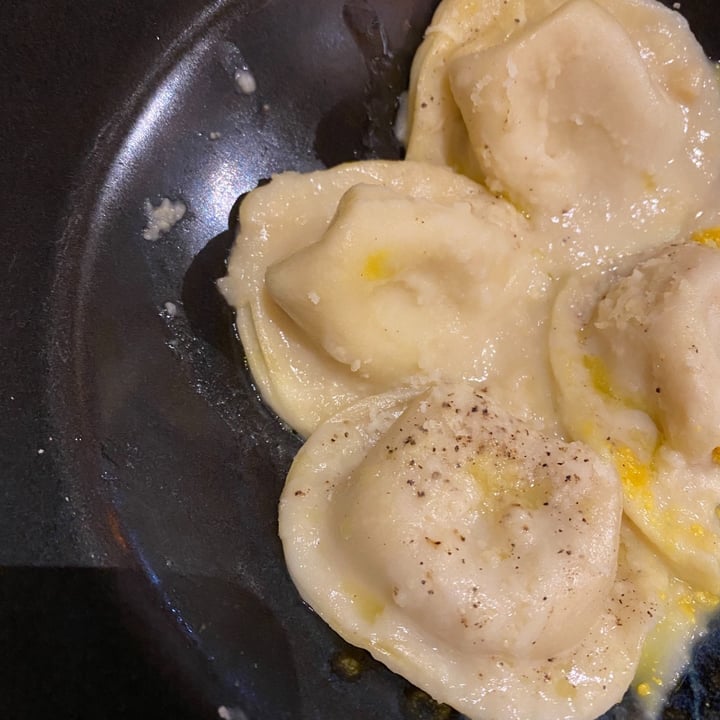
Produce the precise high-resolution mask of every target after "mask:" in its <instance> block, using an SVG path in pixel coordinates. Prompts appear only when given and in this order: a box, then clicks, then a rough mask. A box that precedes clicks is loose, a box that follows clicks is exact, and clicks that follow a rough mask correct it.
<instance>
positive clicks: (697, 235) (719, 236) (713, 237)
mask: <svg viewBox="0 0 720 720" xmlns="http://www.w3.org/2000/svg"><path fill="white" fill-rule="evenodd" d="M690 239H691V240H692V241H693V242H696V243H699V244H700V245H709V246H710V247H720V227H711V228H705V229H704V230H696V231H695V232H694V233H693V234H692V235H691V236H690Z"/></svg>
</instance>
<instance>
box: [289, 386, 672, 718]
mask: <svg viewBox="0 0 720 720" xmlns="http://www.w3.org/2000/svg"><path fill="white" fill-rule="evenodd" d="M621 513H622V493H621V488H620V483H619V480H618V477H617V475H616V474H615V472H614V470H613V469H612V467H611V466H609V465H608V464H607V463H605V462H604V461H602V460H601V459H600V457H599V456H598V455H596V454H595V453H594V452H593V451H592V450H590V448H589V447H587V446H585V445H584V444H582V443H566V442H563V441H559V440H556V439H554V438H551V437H548V436H546V435H544V434H542V433H540V432H538V431H536V430H535V429H533V428H532V427H531V426H529V425H528V424H527V423H525V422H523V421H522V420H520V419H518V418H516V417H513V416H512V415H510V414H508V413H507V412H506V411H504V410H503V409H502V408H501V407H500V406H498V405H497V404H496V402H495V401H494V400H493V398H492V397H491V396H490V395H489V394H488V393H487V392H486V391H485V390H484V389H483V388H482V387H481V386H479V385H477V384H467V383H462V384H449V385H448V384H440V385H434V386H432V387H430V388H429V389H427V390H425V391H423V392H421V393H420V394H418V395H416V396H414V397H413V396H412V394H411V392H410V391H405V392H404V393H398V392H395V393H389V394H386V395H382V396H378V397H371V398H369V399H367V400H365V401H363V402H361V403H359V404H358V405H355V406H353V407H350V408H347V409H346V410H345V411H343V412H342V413H340V414H339V415H338V416H336V417H335V418H333V419H331V420H329V421H327V422H325V423H323V424H322V425H321V426H320V428H319V429H318V430H317V431H316V432H315V433H313V435H312V436H311V438H310V440H309V441H308V442H307V443H306V444H305V445H304V446H303V448H302V450H301V451H300V453H299V454H298V456H297V458H296V459H295V462H294V463H293V466H292V469H291V470H290V473H289V475H288V480H287V484H286V486H285V489H284V491H283V495H282V498H281V501H280V537H281V539H282V541H283V548H284V552H285V557H286V561H287V564H288V568H289V570H290V573H291V575H292V577H293V580H294V581H295V583H296V585H297V587H298V589H299V590H300V593H301V594H302V596H303V597H304V598H305V599H306V600H307V601H308V602H309V603H310V604H311V605H312V606H313V608H315V610H316V611H317V612H318V613H320V615H321V616H322V617H323V619H325V620H326V621H327V622H328V623H329V624H330V625H331V626H332V627H334V628H335V629H336V630H337V631H338V632H339V633H340V634H341V635H343V636H344V637H345V638H346V639H347V640H348V641H350V642H352V643H355V644H358V645H361V646H363V647H365V648H367V649H368V650H370V652H371V653H372V654H373V655H375V657H377V658H378V659H380V660H382V662H383V663H385V664H386V665H387V666H388V667H390V668H391V669H393V670H395V671H396V672H399V673H401V674H402V675H404V676H405V677H406V678H408V679H409V680H411V681H412V682H415V683H417V684H418V685H420V686H421V687H423V688H425V689H426V690H428V691H429V692H430V693H432V695H433V696H434V697H435V698H436V699H438V700H441V701H445V702H448V703H450V704H451V705H452V706H453V707H455V708H457V709H458V710H461V711H462V712H465V713H467V714H468V715H469V716H470V717H472V718H482V717H508V718H528V717H532V718H534V720H544V719H546V718H547V719H548V720H549V719H551V718H552V719H553V720H555V719H556V718H559V717H577V718H594V717H596V716H597V715H599V714H601V713H602V712H603V711H604V710H606V709H607V708H608V707H610V706H611V705H612V704H614V703H615V702H617V701H618V700H619V699H620V698H621V697H622V695H623V693H624V692H625V690H626V688H627V686H628V685H629V683H630V681H631V679H632V677H633V673H634V671H635V668H636V666H637V663H638V660H639V657H640V650H641V645H642V641H643V639H644V638H645V635H646V633H647V632H648V630H649V629H650V628H651V627H652V625H653V624H654V616H655V614H656V611H657V607H658V602H659V596H660V594H661V593H662V592H664V590H665V588H666V587H667V576H666V574H665V573H664V572H663V571H662V569H660V570H659V571H658V572H656V573H653V572H651V570H652V569H653V568H654V567H656V566H657V562H656V561H655V560H654V558H653V556H652V554H651V553H649V552H648V551H647V550H644V549H643V546H642V545H641V544H637V543H635V544H630V543H625V542H621V525H620V518H621ZM630 532H631V531H624V533H626V534H625V535H624V537H629V533H630ZM641 566H642V568H643V570H644V572H643V573H638V572H637V569H638V568H639V567H641Z"/></svg>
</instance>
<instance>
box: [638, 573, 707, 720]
mask: <svg viewBox="0 0 720 720" xmlns="http://www.w3.org/2000/svg"><path fill="white" fill-rule="evenodd" d="M664 600H665V603H666V606H665V608H664V614H663V617H662V619H661V620H660V621H659V622H658V624H657V625H656V626H655V628H654V629H653V630H652V631H651V633H650V634H649V635H648V638H647V639H646V641H645V644H644V646H643V651H642V655H641V657H640V663H639V665H638V670H637V673H636V675H635V681H634V683H633V687H634V688H635V692H636V693H637V695H638V697H639V698H640V700H641V702H642V703H643V705H644V706H645V708H646V709H647V711H648V713H649V714H651V715H653V714H655V713H656V712H657V711H658V710H659V707H660V703H661V702H662V701H663V699H664V697H665V691H666V688H667V687H672V685H673V684H674V683H675V682H677V680H678V677H679V674H680V672H681V671H682V668H683V667H684V665H685V663H686V662H687V659H688V657H689V654H690V650H691V647H692V644H693V642H694V641H695V640H696V639H697V638H698V637H699V635H700V634H702V632H704V630H703V628H704V626H705V623H706V621H707V618H708V617H709V615H710V614H711V613H712V612H713V611H714V610H716V609H717V607H718V604H720V598H718V597H716V596H715V595H713V594H711V593H707V592H703V591H701V590H696V589H694V588H692V587H691V586H690V585H688V584H687V583H684V582H682V581H681V580H678V579H673V580H672V581H671V584H670V588H669V589H668V592H667V594H666V595H665V597H664Z"/></svg>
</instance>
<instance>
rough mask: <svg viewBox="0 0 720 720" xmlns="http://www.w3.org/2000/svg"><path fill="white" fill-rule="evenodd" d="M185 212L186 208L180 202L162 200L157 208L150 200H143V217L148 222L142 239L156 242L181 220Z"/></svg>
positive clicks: (167, 199)
mask: <svg viewBox="0 0 720 720" xmlns="http://www.w3.org/2000/svg"><path fill="white" fill-rule="evenodd" d="M186 211H187V206H186V205H185V203H184V202H183V201H182V200H174V201H173V200H170V198H163V199H162V200H161V201H160V204H159V205H157V206H155V205H153V204H152V203H151V202H150V200H145V215H147V220H148V221H147V225H146V226H145V229H144V230H143V237H144V238H145V239H146V240H158V239H159V238H161V237H162V236H163V235H165V234H166V233H168V232H170V230H172V228H173V227H174V225H175V224H176V223H178V222H180V220H182V219H183V217H184V216H185V212H186Z"/></svg>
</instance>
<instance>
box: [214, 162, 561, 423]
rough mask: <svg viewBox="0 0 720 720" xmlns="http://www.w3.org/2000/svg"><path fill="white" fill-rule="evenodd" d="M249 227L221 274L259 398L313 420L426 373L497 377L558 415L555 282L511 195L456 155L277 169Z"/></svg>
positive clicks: (524, 406)
mask: <svg viewBox="0 0 720 720" xmlns="http://www.w3.org/2000/svg"><path fill="white" fill-rule="evenodd" d="M240 227H241V229H240V235H239V237H238V240H237V243H236V249H235V251H234V252H233V254H232V256H231V260H230V264H229V267H228V277H227V278H225V279H224V280H222V281H221V288H222V290H223V292H224V294H225V296H226V297H227V299H228V300H229V302H231V303H232V304H233V305H234V306H235V307H236V308H237V310H238V315H237V324H238V329H239V333H240V337H241V339H242V341H243V345H244V347H245V349H246V354H247V358H248V362H249V365H250V369H251V370H252V372H253V377H254V378H255V381H256V382H257V384H258V386H259V388H260V390H261V392H262V394H263V396H264V398H265V399H266V401H267V402H268V403H269V404H270V405H271V406H272V407H273V408H274V409H275V410H276V411H277V412H278V414H279V415H281V416H282V417H283V418H284V419H285V420H287V421H288V422H289V423H290V424H291V425H292V426H293V427H294V428H295V429H296V430H298V431H299V432H300V433H302V434H303V435H308V434H309V433H310V432H312V430H313V429H314V428H315V427H316V426H317V424H318V423H319V422H321V421H322V420H323V419H326V418H327V417H329V416H331V415H333V414H334V413H335V412H337V411H338V410H340V409H341V408H342V407H343V406H345V405H347V404H349V403H351V402H353V401H355V400H357V399H359V398H361V397H364V396H366V395H368V394H371V393H377V392H381V391H384V390H389V389H391V388H393V387H395V386H396V385H402V384H413V383H417V382H421V383H422V382H424V381H426V380H427V378H428V377H440V378H443V379H446V380H453V379H463V378H467V379H474V380H480V381H489V382H491V383H495V384H499V385H500V388H499V389H498V392H503V393H504V397H505V399H506V401H507V402H508V403H509V405H510V407H511V408H512V409H513V410H514V411H517V412H518V413H520V414H523V415H524V416H525V417H528V418H538V422H544V423H550V424H551V423H552V421H553V417H554V410H553V408H552V403H551V400H550V372H549V365H548V363H547V358H546V353H545V352H544V347H545V344H546V342H547V339H546V337H547V331H546V327H545V319H546V317H547V314H548V310H549V307H550V302H551V300H552V295H551V288H552V281H551V277H550V275H549V274H548V271H547V268H546V264H544V263H543V262H542V254H541V253H540V252H539V249H538V248H537V247H536V246H535V245H533V242H534V238H532V237H529V235H528V232H527V225H526V222H525V220H524V218H523V217H522V216H521V215H520V214H519V213H518V212H517V211H516V210H515V209H514V208H513V207H512V206H511V205H510V204H508V203H507V202H505V201H503V200H501V199H498V198H496V197H494V196H492V195H491V194H490V193H488V192H487V190H485V189H484V188H482V187H481V186H479V185H477V184H476V183H474V182H472V181H471V180H468V179H467V178H464V177H462V176H460V175H457V174H455V173H453V172H451V171H450V170H447V169H445V168H439V167H435V166H433V165H428V164H421V163H411V162H380V161H368V162H364V163H356V164H351V165H344V166H341V167H339V168H335V169H332V170H327V171H318V172H315V173H310V174H307V175H297V174H292V173H286V174H283V175H280V176H278V177H276V178H274V179H273V180H272V181H271V182H270V183H269V184H268V185H266V186H264V187H262V188H260V189H258V190H257V191H255V192H254V193H252V194H251V195H250V196H249V197H248V198H246V200H245V201H244V202H243V204H242V206H241V214H240ZM519 329H523V332H522V335H521V336H520V338H519V337H518V330H519ZM500 369H502V381H500V379H499V375H500Z"/></svg>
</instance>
